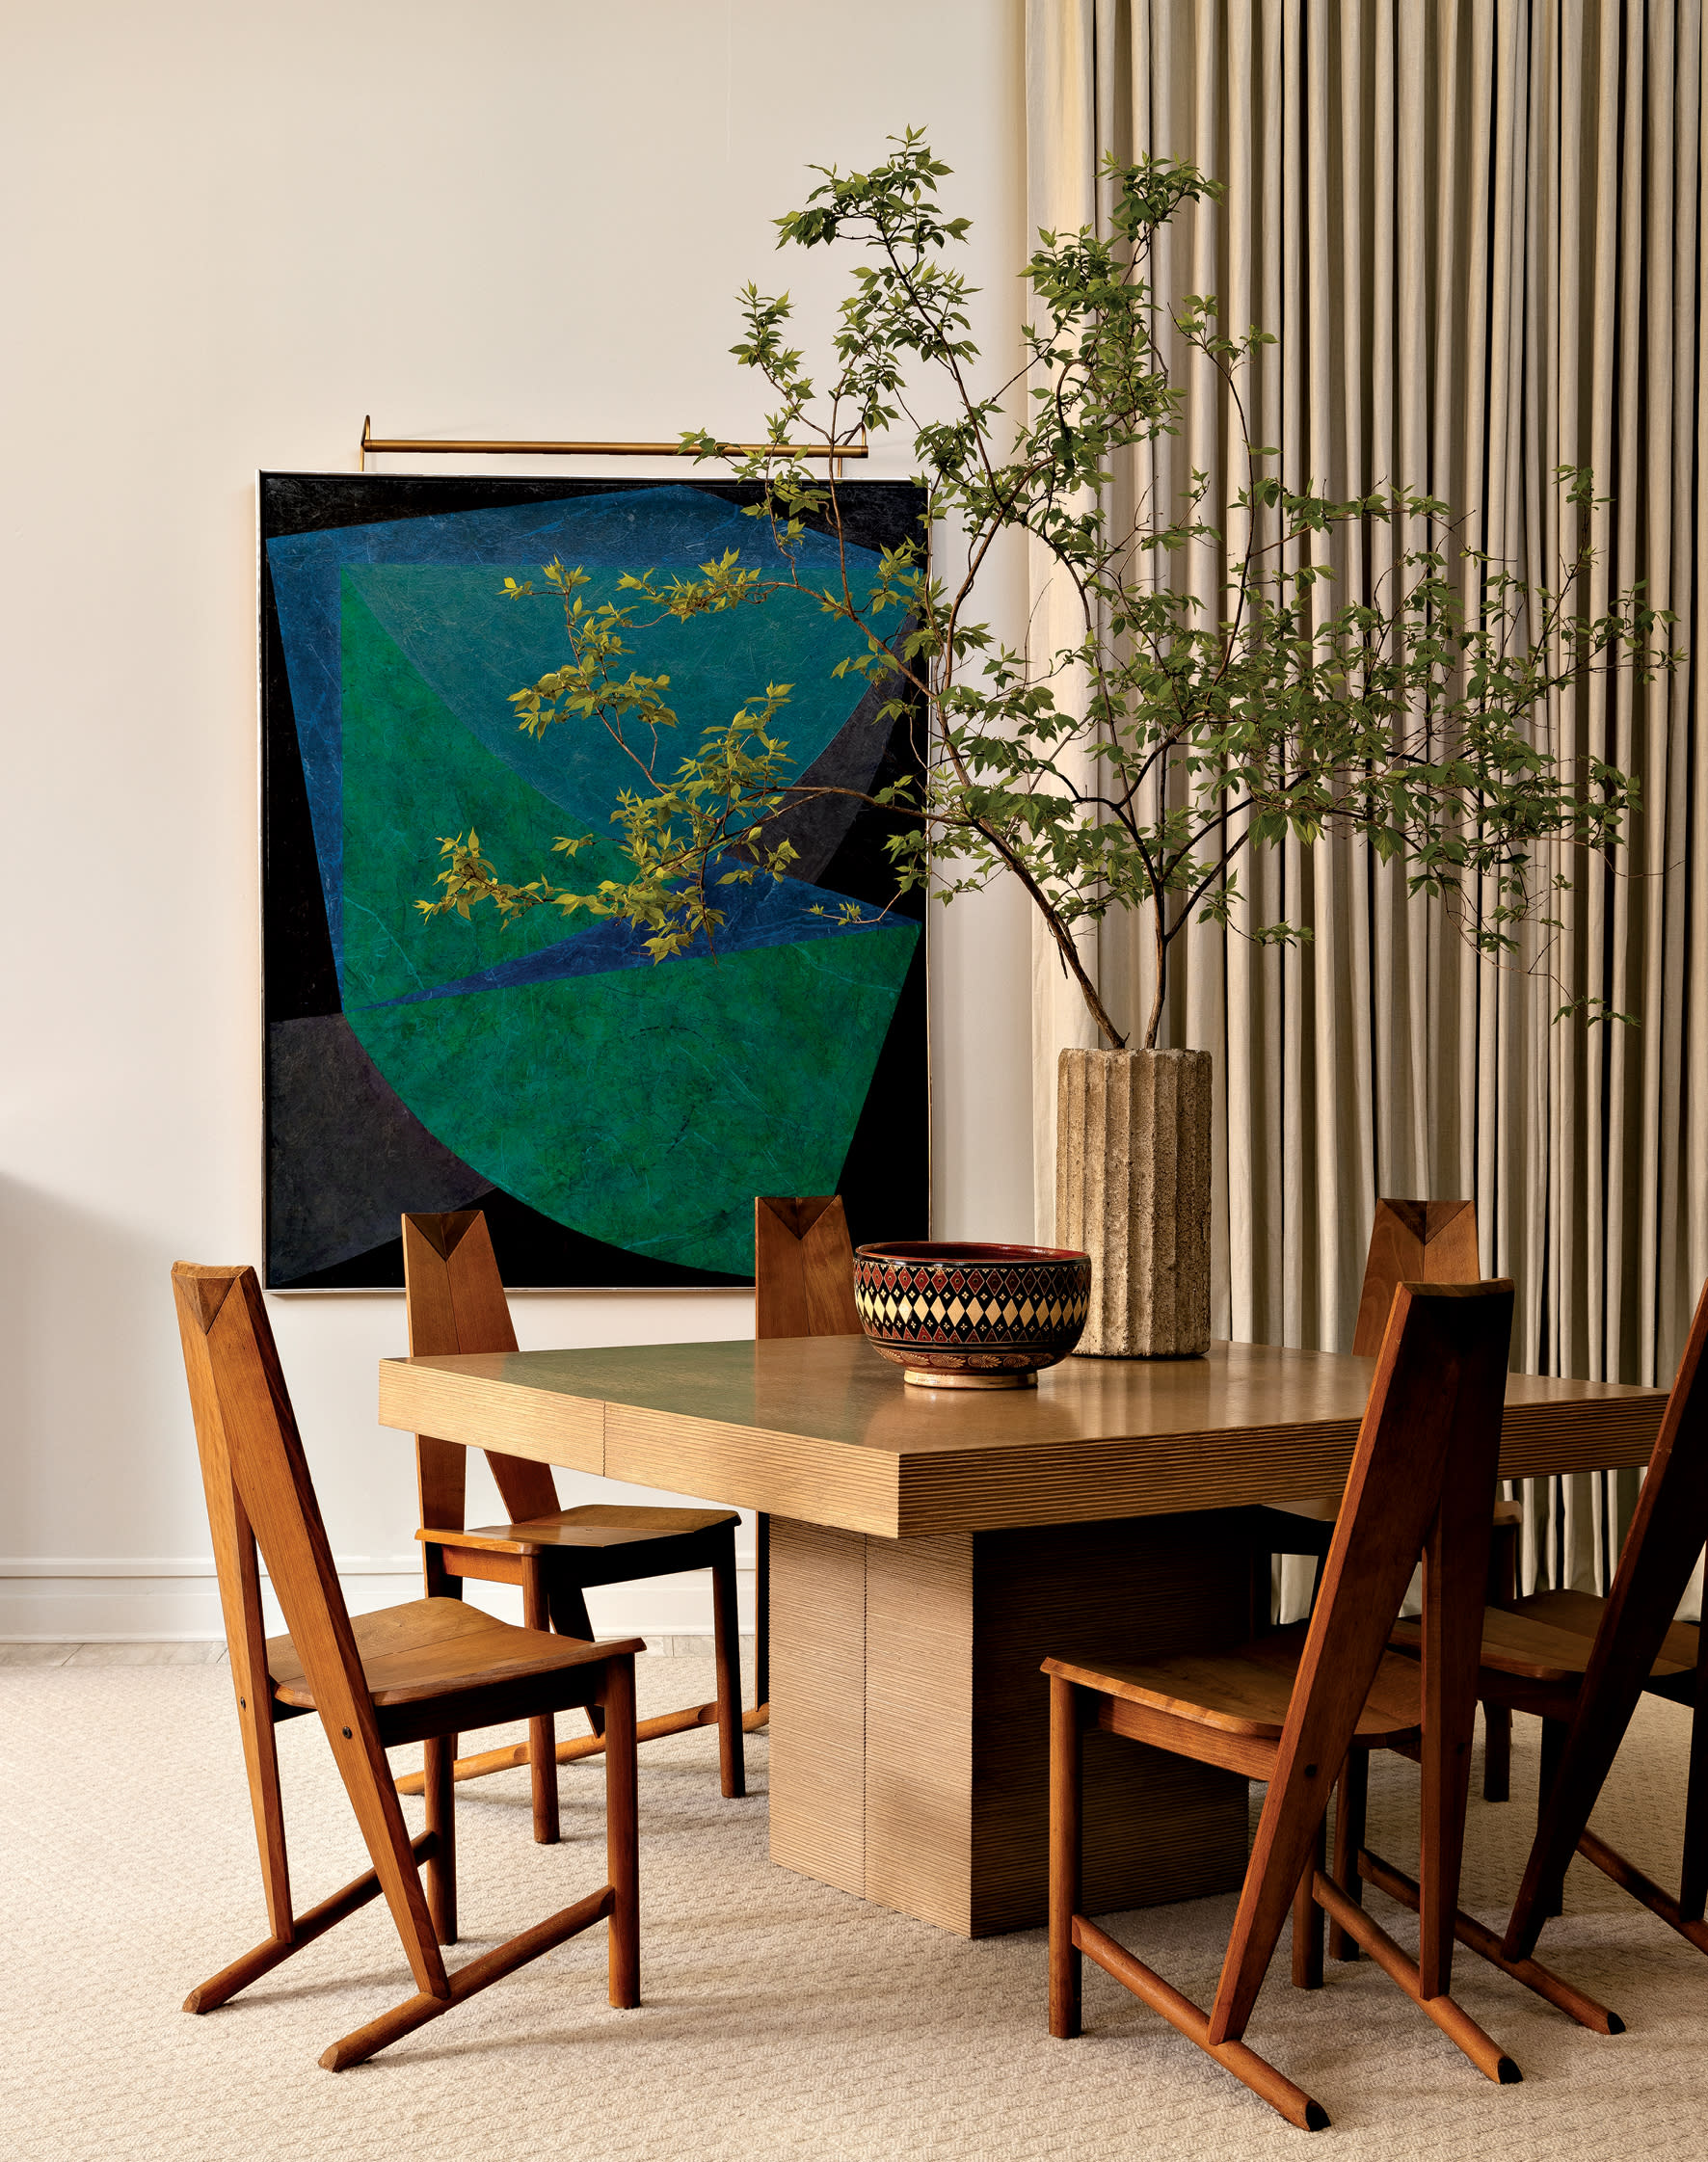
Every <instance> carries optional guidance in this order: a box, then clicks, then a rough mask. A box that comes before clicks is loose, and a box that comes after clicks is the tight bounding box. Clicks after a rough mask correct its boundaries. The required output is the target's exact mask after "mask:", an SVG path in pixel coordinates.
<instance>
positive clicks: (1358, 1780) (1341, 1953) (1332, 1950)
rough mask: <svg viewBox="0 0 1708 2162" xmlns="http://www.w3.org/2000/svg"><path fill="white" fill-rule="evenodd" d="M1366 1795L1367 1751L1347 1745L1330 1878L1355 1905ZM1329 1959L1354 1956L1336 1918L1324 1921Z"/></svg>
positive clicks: (1351, 1940)
mask: <svg viewBox="0 0 1708 2162" xmlns="http://www.w3.org/2000/svg"><path fill="white" fill-rule="evenodd" d="M1369 1799H1370V1751H1369V1750H1368V1749H1348V1751H1347V1761H1346V1763H1345V1764H1344V1765H1343V1766H1342V1767H1341V1781H1340V1793H1339V1795H1338V1796H1337V1798H1336V1801H1335V1805H1334V1868H1333V1871H1332V1872H1331V1874H1332V1876H1333V1878H1334V1881H1335V1882H1336V1883H1337V1884H1339V1886H1340V1887H1341V1889H1342V1891H1344V1892H1345V1893H1346V1895H1347V1897H1348V1899H1349V1900H1351V1901H1352V1902H1353V1904H1354V1905H1355V1906H1358V1907H1362V1906H1363V1904H1364V1880H1363V1878H1362V1877H1361V1876H1360V1875H1359V1874H1358V1856H1359V1855H1360V1854H1362V1853H1363V1851H1364V1818H1365V1811H1366V1808H1367V1805H1368V1803H1369ZM1328 1956H1329V1958H1330V1959H1331V1960H1355V1959H1356V1958H1357V1957H1358V1941H1357V1939H1356V1938H1355V1937H1353V1936H1351V1935H1348V1932H1347V1931H1346V1930H1344V1929H1343V1928H1342V1927H1341V1925H1340V1924H1339V1922H1334V1921H1331V1922H1330V1923H1329V1925H1328Z"/></svg>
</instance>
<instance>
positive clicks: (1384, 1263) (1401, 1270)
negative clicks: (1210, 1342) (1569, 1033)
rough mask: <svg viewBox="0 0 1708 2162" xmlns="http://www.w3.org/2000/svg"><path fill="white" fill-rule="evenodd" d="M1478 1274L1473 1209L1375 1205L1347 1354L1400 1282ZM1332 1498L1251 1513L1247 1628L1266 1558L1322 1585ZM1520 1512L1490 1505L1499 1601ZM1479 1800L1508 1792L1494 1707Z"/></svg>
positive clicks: (1505, 1596) (1380, 1326) (1364, 1338)
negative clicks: (1311, 1573) (1290, 1563)
mask: <svg viewBox="0 0 1708 2162" xmlns="http://www.w3.org/2000/svg"><path fill="white" fill-rule="evenodd" d="M1481 1273H1482V1268H1481V1262H1480V1261H1479V1259H1478V1254H1477V1210H1476V1206H1475V1204H1474V1203H1472V1202H1469V1201H1378V1202H1377V1203H1376V1205H1375V1221H1374V1224H1373V1225H1372V1226H1371V1232H1370V1251H1369V1254H1368V1255H1367V1257H1366V1259H1365V1264H1364V1286H1363V1289H1362V1291H1361V1292H1360V1294H1359V1297H1358V1320H1357V1324H1356V1326H1355V1327H1354V1329H1353V1332H1352V1352H1353V1356H1354V1357H1356V1358H1360V1359H1374V1357H1375V1356H1376V1354H1377V1353H1378V1352H1379V1351H1380V1349H1381V1348H1382V1334H1383V1331H1384V1330H1385V1329H1386V1327H1387V1325H1388V1310H1389V1308H1390V1307H1391V1306H1392V1305H1393V1303H1394V1292H1395V1288H1396V1286H1397V1285H1399V1284H1401V1283H1419V1284H1474V1283H1475V1282H1476V1281H1477V1280H1478V1278H1479V1277H1480V1276H1481ZM1339 1508H1340V1500H1339V1498H1338V1496H1335V1497H1326V1496H1325V1497H1322V1498H1321V1499H1318V1500H1315V1501H1308V1502H1285V1503H1279V1504H1276V1505H1274V1506H1273V1507H1270V1508H1260V1509H1258V1510H1256V1511H1254V1512H1253V1514H1254V1524H1255V1530H1256V1541H1255V1548H1254V1553H1253V1557H1252V1574H1253V1588H1252V1604H1253V1608H1254V1613H1255V1618H1254V1624H1253V1626H1254V1627H1257V1628H1262V1627H1263V1625H1264V1623H1265V1621H1266V1620H1267V1618H1268V1612H1269V1576H1270V1567H1269V1561H1270V1557H1271V1555H1275V1554H1301V1555H1315V1556H1316V1558H1317V1574H1316V1580H1315V1582H1314V1583H1313V1585H1312V1588H1311V1596H1312V1598H1313V1599H1315V1598H1316V1596H1317V1587H1318V1585H1320V1584H1321V1581H1322V1562H1323V1560H1324V1558H1325V1557H1326V1555H1327V1553H1328V1544H1329V1540H1330V1539H1331V1538H1332V1537H1333V1535H1334V1520H1335V1516H1336V1514H1337V1512H1338V1510H1339ZM1523 1527H1524V1510H1523V1508H1522V1507H1521V1505H1520V1504H1519V1503H1517V1502H1503V1501H1497V1502H1496V1504H1495V1507H1494V1541H1493V1545H1492V1548H1491V1551H1490V1561H1489V1578H1488V1595H1489V1597H1490V1598H1491V1599H1492V1600H1496V1601H1499V1602H1506V1601H1509V1600H1511V1599H1515V1598H1516V1597H1517V1595H1518V1544H1519V1540H1520V1538H1521V1537H1522V1535H1523ZM1482 1720H1483V1754H1482V1799H1483V1800H1484V1801H1485V1802H1505V1801H1506V1800H1507V1797H1508V1794H1509V1793H1510V1791H1511V1778H1512V1715H1511V1714H1510V1713H1509V1712H1508V1710H1507V1709H1506V1707H1505V1705H1503V1704H1501V1703H1499V1702H1493V1701H1491V1702H1489V1703H1485V1704H1484V1705H1483V1707H1482Z"/></svg>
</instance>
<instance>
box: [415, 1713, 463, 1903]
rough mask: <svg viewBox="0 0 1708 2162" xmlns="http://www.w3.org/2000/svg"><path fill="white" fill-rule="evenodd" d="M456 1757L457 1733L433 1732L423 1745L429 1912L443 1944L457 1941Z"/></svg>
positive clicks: (422, 1766)
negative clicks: (428, 1838) (453, 1773)
mask: <svg viewBox="0 0 1708 2162" xmlns="http://www.w3.org/2000/svg"><path fill="white" fill-rule="evenodd" d="M456 1757H457V1737H456V1736H455V1735H454V1734H433V1735H430V1736H429V1737H428V1739H427V1740H426V1741H425V1742H423V1743H422V1745H421V1759H422V1764H421V1769H422V1775H423V1776H422V1788H421V1791H422V1793H423V1795H424V1796H425V1797H426V1802H427V1829H428V1831H429V1832H430V1833H431V1834H432V1835H433V1844H432V1846H431V1848H430V1849H429V1850H428V1855H427V1911H428V1913H429V1914H431V1915H432V1917H433V1934H434V1935H435V1936H437V1937H438V1939H439V1941H440V1943H441V1944H455V1943H456V1941H457V1819H456V1805H455V1802H454V1800H453V1797H454V1795H455V1793H456V1788H455V1786H454V1785H453V1784H452V1780H451V1769H452V1766H453V1765H454V1764H455V1762H456Z"/></svg>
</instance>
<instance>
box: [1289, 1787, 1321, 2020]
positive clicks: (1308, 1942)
mask: <svg viewBox="0 0 1708 2162" xmlns="http://www.w3.org/2000/svg"><path fill="white" fill-rule="evenodd" d="M1327 1828H1328V1827H1327V1820H1326V1819H1325V1818H1319V1819H1318V1822H1317V1836H1316V1838H1315V1839H1314V1840H1313V1841H1312V1842H1311V1858H1310V1860H1309V1861H1307V1862H1306V1864H1305V1869H1304V1875H1303V1876H1302V1877H1301V1878H1300V1879H1299V1881H1298V1889H1297V1890H1296V1891H1295V1892H1294V1895H1293V1986H1294V1989H1321V1987H1322V1909H1321V1908H1320V1907H1319V1906H1318V1905H1317V1894H1316V1889H1315V1887H1316V1882H1317V1873H1318V1871H1319V1870H1320V1869H1321V1867H1322V1866H1323V1863H1324V1862H1325V1861H1326V1859H1327V1847H1326V1845H1325V1834H1326V1832H1327Z"/></svg>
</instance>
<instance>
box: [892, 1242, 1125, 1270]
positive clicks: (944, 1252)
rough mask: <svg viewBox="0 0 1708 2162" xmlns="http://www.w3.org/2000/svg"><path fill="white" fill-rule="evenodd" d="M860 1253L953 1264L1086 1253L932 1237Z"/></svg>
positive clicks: (1061, 1257)
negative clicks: (960, 1241) (953, 1240)
mask: <svg viewBox="0 0 1708 2162" xmlns="http://www.w3.org/2000/svg"><path fill="white" fill-rule="evenodd" d="M855 1251H856V1253H859V1254H869V1255H870V1256H871V1258H872V1259H873V1260H874V1261H913V1262H930V1263H940V1264H942V1265H943V1266H944V1267H945V1268H952V1267H953V1266H954V1265H955V1264H956V1263H957V1262H963V1263H964V1262H978V1261H982V1262H992V1261H1015V1262H1022V1261H1084V1260H1086V1259H1087V1258H1088V1257H1087V1256H1086V1255H1084V1254H1082V1253H1080V1252H1078V1251H1077V1250H1076V1249H1075V1248H1074V1247H1072V1246H997V1245H990V1244H984V1243H980V1242H978V1241H969V1242H967V1243H964V1244H958V1243H954V1242H951V1241H941V1240H935V1239H897V1240H895V1241H894V1242H893V1243H891V1244H889V1245H872V1246H859V1247H856V1249H855Z"/></svg>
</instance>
